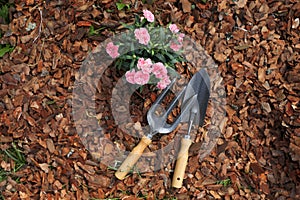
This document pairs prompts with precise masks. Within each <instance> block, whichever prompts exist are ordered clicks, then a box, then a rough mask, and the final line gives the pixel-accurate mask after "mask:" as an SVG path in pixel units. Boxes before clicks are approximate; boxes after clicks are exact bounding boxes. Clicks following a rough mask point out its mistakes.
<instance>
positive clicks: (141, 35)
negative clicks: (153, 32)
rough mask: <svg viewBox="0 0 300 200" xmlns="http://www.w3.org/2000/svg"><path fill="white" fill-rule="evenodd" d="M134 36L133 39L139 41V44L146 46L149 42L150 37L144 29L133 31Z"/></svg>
mask: <svg viewBox="0 0 300 200" xmlns="http://www.w3.org/2000/svg"><path fill="white" fill-rule="evenodd" d="M134 35H135V38H136V39H138V40H139V43H140V44H144V45H147V44H148V43H149V41H150V35H149V33H148V30H147V29H146V28H139V29H135V31H134Z"/></svg>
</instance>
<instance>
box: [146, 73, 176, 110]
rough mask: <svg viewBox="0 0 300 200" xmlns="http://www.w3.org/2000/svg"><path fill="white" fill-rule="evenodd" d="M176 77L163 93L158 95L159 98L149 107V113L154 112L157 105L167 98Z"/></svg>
mask: <svg viewBox="0 0 300 200" xmlns="http://www.w3.org/2000/svg"><path fill="white" fill-rule="evenodd" d="M175 81H176V79H175V78H174V79H173V80H172V82H171V83H170V84H169V85H168V86H167V87H166V88H165V89H164V90H163V91H162V93H161V94H160V95H159V96H158V98H157V99H156V100H155V102H154V103H153V105H152V106H151V108H150V109H149V111H148V113H153V112H154V111H155V110H156V108H157V106H158V105H159V104H160V103H161V102H162V100H163V99H164V98H165V96H166V95H167V93H168V92H169V91H170V89H171V87H172V86H173V85H174V83H175Z"/></svg>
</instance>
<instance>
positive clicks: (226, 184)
mask: <svg viewBox="0 0 300 200" xmlns="http://www.w3.org/2000/svg"><path fill="white" fill-rule="evenodd" d="M216 184H219V185H223V186H224V187H227V186H229V185H231V180H230V178H227V179H224V180H221V181H217V182H216Z"/></svg>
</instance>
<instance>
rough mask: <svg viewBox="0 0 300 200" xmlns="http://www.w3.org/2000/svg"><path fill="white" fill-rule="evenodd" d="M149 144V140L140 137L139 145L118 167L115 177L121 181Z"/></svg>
mask: <svg viewBox="0 0 300 200" xmlns="http://www.w3.org/2000/svg"><path fill="white" fill-rule="evenodd" d="M150 143H151V139H149V138H147V137H145V136H144V137H142V139H141V141H140V143H139V144H138V145H137V146H136V147H134V148H133V149H132V151H131V152H130V154H129V155H128V157H127V158H126V159H125V160H124V162H123V163H122V165H121V166H120V167H119V169H118V170H117V172H116V173H115V176H116V177H117V178H118V179H120V180H123V179H124V178H125V176H126V175H127V174H128V173H129V171H130V170H131V168H132V167H133V166H134V164H135V163H136V162H137V161H138V159H139V158H140V157H141V155H142V154H143V152H144V150H145V148H146V147H147V146H148V145H149V144H150Z"/></svg>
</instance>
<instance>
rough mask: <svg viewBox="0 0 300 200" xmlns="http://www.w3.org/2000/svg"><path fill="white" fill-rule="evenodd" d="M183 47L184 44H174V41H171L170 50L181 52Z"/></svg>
mask: <svg viewBox="0 0 300 200" xmlns="http://www.w3.org/2000/svg"><path fill="white" fill-rule="evenodd" d="M181 47H182V44H181V43H180V42H179V43H177V42H174V41H171V43H170V48H171V49H172V50H173V51H179V50H180V49H181Z"/></svg>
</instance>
